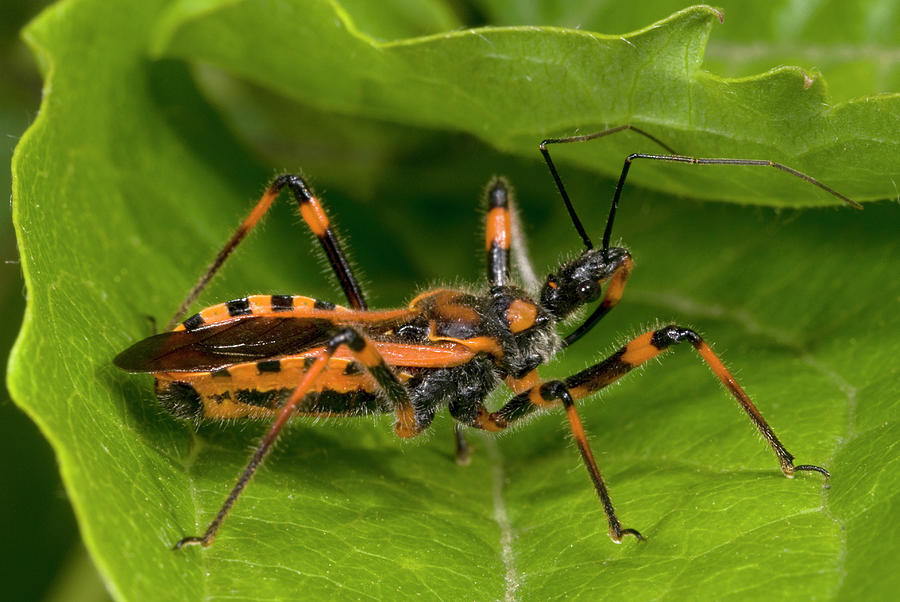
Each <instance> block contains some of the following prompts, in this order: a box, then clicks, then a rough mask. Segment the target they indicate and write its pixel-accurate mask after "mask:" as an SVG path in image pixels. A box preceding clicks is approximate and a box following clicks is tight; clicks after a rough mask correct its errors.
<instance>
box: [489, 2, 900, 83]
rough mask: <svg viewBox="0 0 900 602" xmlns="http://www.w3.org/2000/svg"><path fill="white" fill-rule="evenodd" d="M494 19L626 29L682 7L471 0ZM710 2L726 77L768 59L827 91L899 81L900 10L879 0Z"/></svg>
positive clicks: (709, 58) (710, 56)
mask: <svg viewBox="0 0 900 602" xmlns="http://www.w3.org/2000/svg"><path fill="white" fill-rule="evenodd" d="M474 4H476V5H478V6H479V8H480V9H481V11H482V12H483V13H484V14H485V15H486V17H487V19H488V21H489V22H491V23H494V24H497V25H536V24H541V25H559V26H561V27H578V28H580V29H587V30H590V31H630V30H633V29H638V28H639V27H642V26H643V25H644V24H645V23H649V22H651V21H655V20H657V19H662V18H663V17H665V16H666V15H668V14H669V13H672V12H674V11H676V10H678V9H680V8H682V7H683V6H684V4H683V3H682V2H679V1H678V0H645V1H644V2H641V3H640V4H636V3H633V2H632V3H629V2H607V1H605V0H585V1H582V2H555V1H554V0H476V1H475V2H474ZM716 6H717V7H718V8H719V9H720V10H721V11H722V12H723V13H724V14H725V27H722V28H719V29H718V30H717V31H716V32H715V34H714V36H713V38H712V39H711V40H710V43H709V45H708V46H707V49H706V54H705V56H704V62H703V66H704V68H705V69H706V70H708V71H711V72H713V73H717V74H719V75H727V76H730V77H743V76H750V75H754V74H756V73H760V72H761V71H766V70H768V69H770V68H771V67H772V66H773V65H799V66H800V67H803V68H804V69H810V70H815V71H821V72H822V73H827V74H828V84H829V85H828V89H829V91H830V92H831V96H832V98H833V99H834V100H835V101H837V100H850V99H852V98H855V97H858V96H861V95H863V94H878V93H888V92H895V91H896V90H897V89H898V88H900V52H898V50H897V48H898V43H900V11H898V10H897V7H896V6H895V5H894V4H893V3H891V2H882V1H881V0H854V1H852V2H847V1H845V0H821V1H818V2H793V1H791V0H772V1H771V2H767V3H766V6H765V9H764V10H760V8H761V7H760V6H758V5H756V4H754V3H752V2H743V1H742V0H724V1H722V2H717V3H716Z"/></svg>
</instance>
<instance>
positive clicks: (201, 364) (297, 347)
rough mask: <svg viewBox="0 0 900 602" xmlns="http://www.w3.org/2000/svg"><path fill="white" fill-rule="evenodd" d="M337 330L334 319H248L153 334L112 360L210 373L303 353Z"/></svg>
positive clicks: (140, 367) (147, 368)
mask: <svg viewBox="0 0 900 602" xmlns="http://www.w3.org/2000/svg"><path fill="white" fill-rule="evenodd" d="M333 332H334V322H331V321H329V320H323V319H318V318H297V317H283V318H282V317H248V318H242V319H237V320H232V321H229V322H219V323H215V324H210V325H209V326H204V327H201V328H197V329H195V330H177V331H171V332H164V333H161V334H157V335H154V336H152V337H149V338H146V339H144V340H143V341H140V342H138V343H135V344H134V345H132V346H131V347H129V348H128V349H126V350H125V351H123V352H122V353H120V354H119V355H118V356H116V359H115V360H113V363H115V365H116V366H118V367H119V368H122V369H123V370H127V371H129V372H206V371H212V370H216V369H219V368H224V367H226V366H230V365H231V364H237V363H241V362H249V361H253V360H261V359H266V358H272V357H278V356H281V355H289V354H297V353H302V352H303V351H306V350H308V349H311V348H313V347H318V346H321V345H323V344H325V343H326V342H327V341H328V339H329V337H330V336H331V334H333Z"/></svg>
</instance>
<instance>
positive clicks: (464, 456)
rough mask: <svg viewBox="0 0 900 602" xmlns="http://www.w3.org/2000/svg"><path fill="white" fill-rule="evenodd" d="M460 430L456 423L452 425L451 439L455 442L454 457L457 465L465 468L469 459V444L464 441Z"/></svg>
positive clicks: (464, 437)
mask: <svg viewBox="0 0 900 602" xmlns="http://www.w3.org/2000/svg"><path fill="white" fill-rule="evenodd" d="M462 429H463V427H462V425H461V424H459V423H458V422H457V423H454V424H453V438H454V441H455V442H456V447H455V453H454V457H455V458H456V463H457V464H459V465H460V466H466V465H468V464H469V462H470V460H471V458H470V457H469V442H468V441H466V434H465V433H464V432H463V430H462Z"/></svg>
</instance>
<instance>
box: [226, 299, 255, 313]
mask: <svg viewBox="0 0 900 602" xmlns="http://www.w3.org/2000/svg"><path fill="white" fill-rule="evenodd" d="M225 308H226V309H227V310H228V315H229V316H231V317H232V318H235V317H237V316H246V315H249V314H251V313H253V312H252V311H250V301H249V300H248V299H247V298H246V297H244V298H243V299H235V300H234V301H229V302H228V303H226V304H225Z"/></svg>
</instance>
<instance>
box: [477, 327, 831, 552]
mask: <svg viewBox="0 0 900 602" xmlns="http://www.w3.org/2000/svg"><path fill="white" fill-rule="evenodd" d="M685 341H687V342H689V343H690V344H691V345H692V346H693V347H694V349H695V350H696V351H697V354H698V355H699V356H700V358H701V359H702V360H703V361H704V362H705V363H706V364H707V366H709V368H710V369H711V370H712V372H713V374H715V375H716V376H717V377H718V378H719V380H720V381H722V383H723V384H724V385H725V386H726V387H727V388H728V390H729V391H730V392H731V394H732V395H733V396H734V398H735V399H736V400H737V401H738V403H739V404H740V406H741V408H742V409H743V410H744V412H746V413H747V415H748V416H749V417H750V420H751V421H752V422H753V424H754V425H755V426H756V428H757V430H758V431H759V432H760V434H762V436H763V437H764V438H765V439H766V441H767V442H768V443H769V446H770V447H771V448H772V451H773V452H774V453H775V456H776V457H777V458H778V461H779V463H780V465H781V471H782V472H783V473H784V475H785V476H787V477H792V476H793V475H794V473H795V472H797V471H801V470H802V471H813V472H819V473H822V474H823V475H825V477H826V478H827V477H828V476H829V474H828V471H827V470H825V469H824V468H822V467H821V466H815V465H812V464H801V465H798V466H795V465H794V463H793V461H794V456H793V455H792V454H791V453H790V452H789V451H788V450H787V448H785V447H784V445H783V444H782V443H781V441H779V439H778V437H777V436H775V432H774V431H773V430H772V427H770V426H769V424H768V422H766V420H765V418H763V416H762V414H761V413H760V412H759V410H758V409H757V408H756V406H755V405H754V404H753V402H752V401H751V400H750V398H749V397H748V396H747V394H746V393H745V392H744V390H743V389H742V388H741V386H740V385H739V384H738V383H737V381H736V380H735V379H734V377H733V376H732V375H731V373H730V372H728V370H727V369H726V368H725V366H724V365H723V364H722V362H721V361H720V360H719V358H718V357H717V356H716V355H715V354H714V353H713V352H712V350H711V349H710V348H709V345H707V344H706V342H705V341H704V340H703V339H702V338H701V337H700V335H698V334H697V333H696V332H694V331H693V330H690V329H688V328H682V327H680V326H674V325H672V326H666V327H664V328H660V329H658V330H654V331H651V332H647V333H645V334H643V335H641V336H639V337H637V338H636V339H634V340H633V341H631V342H629V343H628V344H627V345H625V346H624V347H622V348H621V349H619V350H618V351H617V352H616V353H614V354H612V355H611V356H610V357H608V358H606V359H605V360H603V361H602V362H600V363H598V364H595V365H593V366H591V367H589V368H587V369H585V370H582V371H581V372H578V373H577V374H574V375H572V376H570V377H568V378H566V379H565V380H563V381H552V382H548V383H540V384H537V385H535V386H533V387H531V388H530V389H528V390H526V391H523V392H521V393H519V394H518V395H516V396H515V397H513V398H512V399H511V400H510V401H509V402H508V403H506V405H504V406H503V407H502V408H500V409H499V410H497V411H496V412H493V413H491V414H490V415H489V416H488V417H487V418H486V419H482V422H484V423H485V424H491V425H502V426H503V427H504V428H505V427H506V426H507V425H508V424H510V423H512V422H514V421H516V420H519V419H521V418H523V417H525V416H527V415H529V414H531V413H532V412H534V411H535V410H537V409H539V408H548V407H556V406H559V405H562V406H563V407H564V408H565V410H566V415H567V417H568V419H569V424H570V426H571V428H572V434H573V435H574V436H575V441H576V442H577V443H578V447H579V450H580V451H581V455H582V459H583V460H584V463H585V467H586V468H587V470H588V473H589V474H590V476H591V480H592V481H593V482H594V487H595V488H596V490H597V495H598V496H599V497H600V499H601V502H602V503H603V508H604V511H605V512H606V516H607V519H608V520H609V528H610V537H612V539H613V541H616V542H618V541H620V540H621V537H622V535H635V536H636V537H640V534H639V533H637V532H636V531H635V532H631V530H629V529H622V528H621V524H620V523H619V521H618V519H617V518H616V515H615V512H614V511H613V507H612V503H611V502H610V501H609V494H608V492H607V490H606V485H605V484H604V482H603V479H602V477H601V476H600V471H599V469H598V468H597V464H596V462H595V461H594V458H593V454H592V453H591V450H590V448H589V447H588V443H587V438H586V437H585V435H584V430H583V429H582V427H581V421H580V420H579V418H578V414H577V413H576V411H575V405H574V401H575V400H578V399H582V398H584V397H587V396H588V395H591V394H593V393H596V392H597V391H599V390H600V389H603V388H604V387H606V386H607V385H609V384H611V383H613V382H615V381H617V380H618V379H620V378H621V377H622V376H624V375H625V374H627V373H628V372H630V371H631V370H632V369H634V368H636V367H637V366H640V365H641V364H643V363H644V362H646V361H648V360H651V359H653V358H655V357H657V356H658V355H659V354H661V353H663V352H664V351H666V350H668V349H669V348H670V347H671V346H673V345H676V344H678V343H681V342H685ZM472 426H477V425H474V424H473V425H472Z"/></svg>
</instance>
